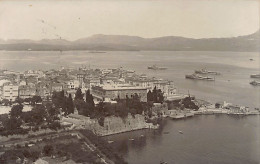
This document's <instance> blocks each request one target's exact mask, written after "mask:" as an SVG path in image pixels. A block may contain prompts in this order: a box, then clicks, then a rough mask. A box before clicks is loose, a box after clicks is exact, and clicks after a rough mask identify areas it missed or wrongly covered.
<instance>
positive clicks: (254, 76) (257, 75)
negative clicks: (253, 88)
mask: <svg viewBox="0 0 260 164" xmlns="http://www.w3.org/2000/svg"><path fill="white" fill-rule="evenodd" d="M250 77H251V78H260V74H252V75H250Z"/></svg>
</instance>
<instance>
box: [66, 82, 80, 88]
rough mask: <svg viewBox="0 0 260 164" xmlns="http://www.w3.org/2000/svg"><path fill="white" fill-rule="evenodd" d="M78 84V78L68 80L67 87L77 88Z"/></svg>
mask: <svg viewBox="0 0 260 164" xmlns="http://www.w3.org/2000/svg"><path fill="white" fill-rule="evenodd" d="M79 85H80V83H79V80H70V81H68V88H69V89H77V88H79Z"/></svg>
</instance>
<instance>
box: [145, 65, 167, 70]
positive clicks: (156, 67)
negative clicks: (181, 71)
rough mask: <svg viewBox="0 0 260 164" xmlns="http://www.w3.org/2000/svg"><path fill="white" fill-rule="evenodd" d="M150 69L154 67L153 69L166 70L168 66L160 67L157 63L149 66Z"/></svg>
mask: <svg viewBox="0 0 260 164" xmlns="http://www.w3.org/2000/svg"><path fill="white" fill-rule="evenodd" d="M147 68H148V69H152V70H166V69H167V68H166V67H158V66H156V65H152V66H148V67H147Z"/></svg>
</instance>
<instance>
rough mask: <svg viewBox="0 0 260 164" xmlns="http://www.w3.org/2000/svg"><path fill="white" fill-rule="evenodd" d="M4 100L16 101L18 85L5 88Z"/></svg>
mask: <svg viewBox="0 0 260 164" xmlns="http://www.w3.org/2000/svg"><path fill="white" fill-rule="evenodd" d="M2 94H3V99H8V100H10V101H14V100H15V99H16V98H17V97H18V85H5V86H3V93H2Z"/></svg>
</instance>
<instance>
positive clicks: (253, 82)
mask: <svg viewBox="0 0 260 164" xmlns="http://www.w3.org/2000/svg"><path fill="white" fill-rule="evenodd" d="M250 84H251V85H254V86H258V85H260V81H255V80H254V81H251V82H250Z"/></svg>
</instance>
